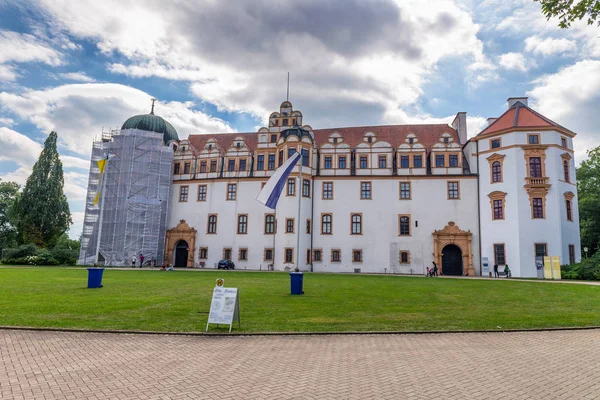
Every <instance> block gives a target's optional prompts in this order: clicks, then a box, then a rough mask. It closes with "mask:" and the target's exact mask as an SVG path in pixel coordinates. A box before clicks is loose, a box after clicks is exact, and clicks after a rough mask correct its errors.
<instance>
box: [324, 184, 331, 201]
mask: <svg viewBox="0 0 600 400" xmlns="http://www.w3.org/2000/svg"><path fill="white" fill-rule="evenodd" d="M332 199H333V182H323V200H332Z"/></svg>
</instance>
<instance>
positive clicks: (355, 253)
mask: <svg viewBox="0 0 600 400" xmlns="http://www.w3.org/2000/svg"><path fill="white" fill-rule="evenodd" d="M352 262H355V263H359V262H362V250H352Z"/></svg>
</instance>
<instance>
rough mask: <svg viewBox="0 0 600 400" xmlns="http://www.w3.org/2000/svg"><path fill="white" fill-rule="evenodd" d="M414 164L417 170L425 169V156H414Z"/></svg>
mask: <svg viewBox="0 0 600 400" xmlns="http://www.w3.org/2000/svg"><path fill="white" fill-rule="evenodd" d="M413 164H414V167H415V168H423V156H421V155H416V156H413Z"/></svg>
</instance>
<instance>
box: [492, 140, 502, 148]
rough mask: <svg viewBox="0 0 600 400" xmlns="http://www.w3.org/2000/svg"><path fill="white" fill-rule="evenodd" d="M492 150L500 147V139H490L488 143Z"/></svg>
mask: <svg viewBox="0 0 600 400" xmlns="http://www.w3.org/2000/svg"><path fill="white" fill-rule="evenodd" d="M490 143H491V147H492V149H497V148H498V147H500V139H492V140H491V141H490Z"/></svg>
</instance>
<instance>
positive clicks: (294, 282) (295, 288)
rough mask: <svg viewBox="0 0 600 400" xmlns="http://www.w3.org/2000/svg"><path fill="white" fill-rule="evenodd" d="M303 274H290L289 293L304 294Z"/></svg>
mask: <svg viewBox="0 0 600 400" xmlns="http://www.w3.org/2000/svg"><path fill="white" fill-rule="evenodd" d="M303 284H304V272H290V293H291V294H304V290H303Z"/></svg>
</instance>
